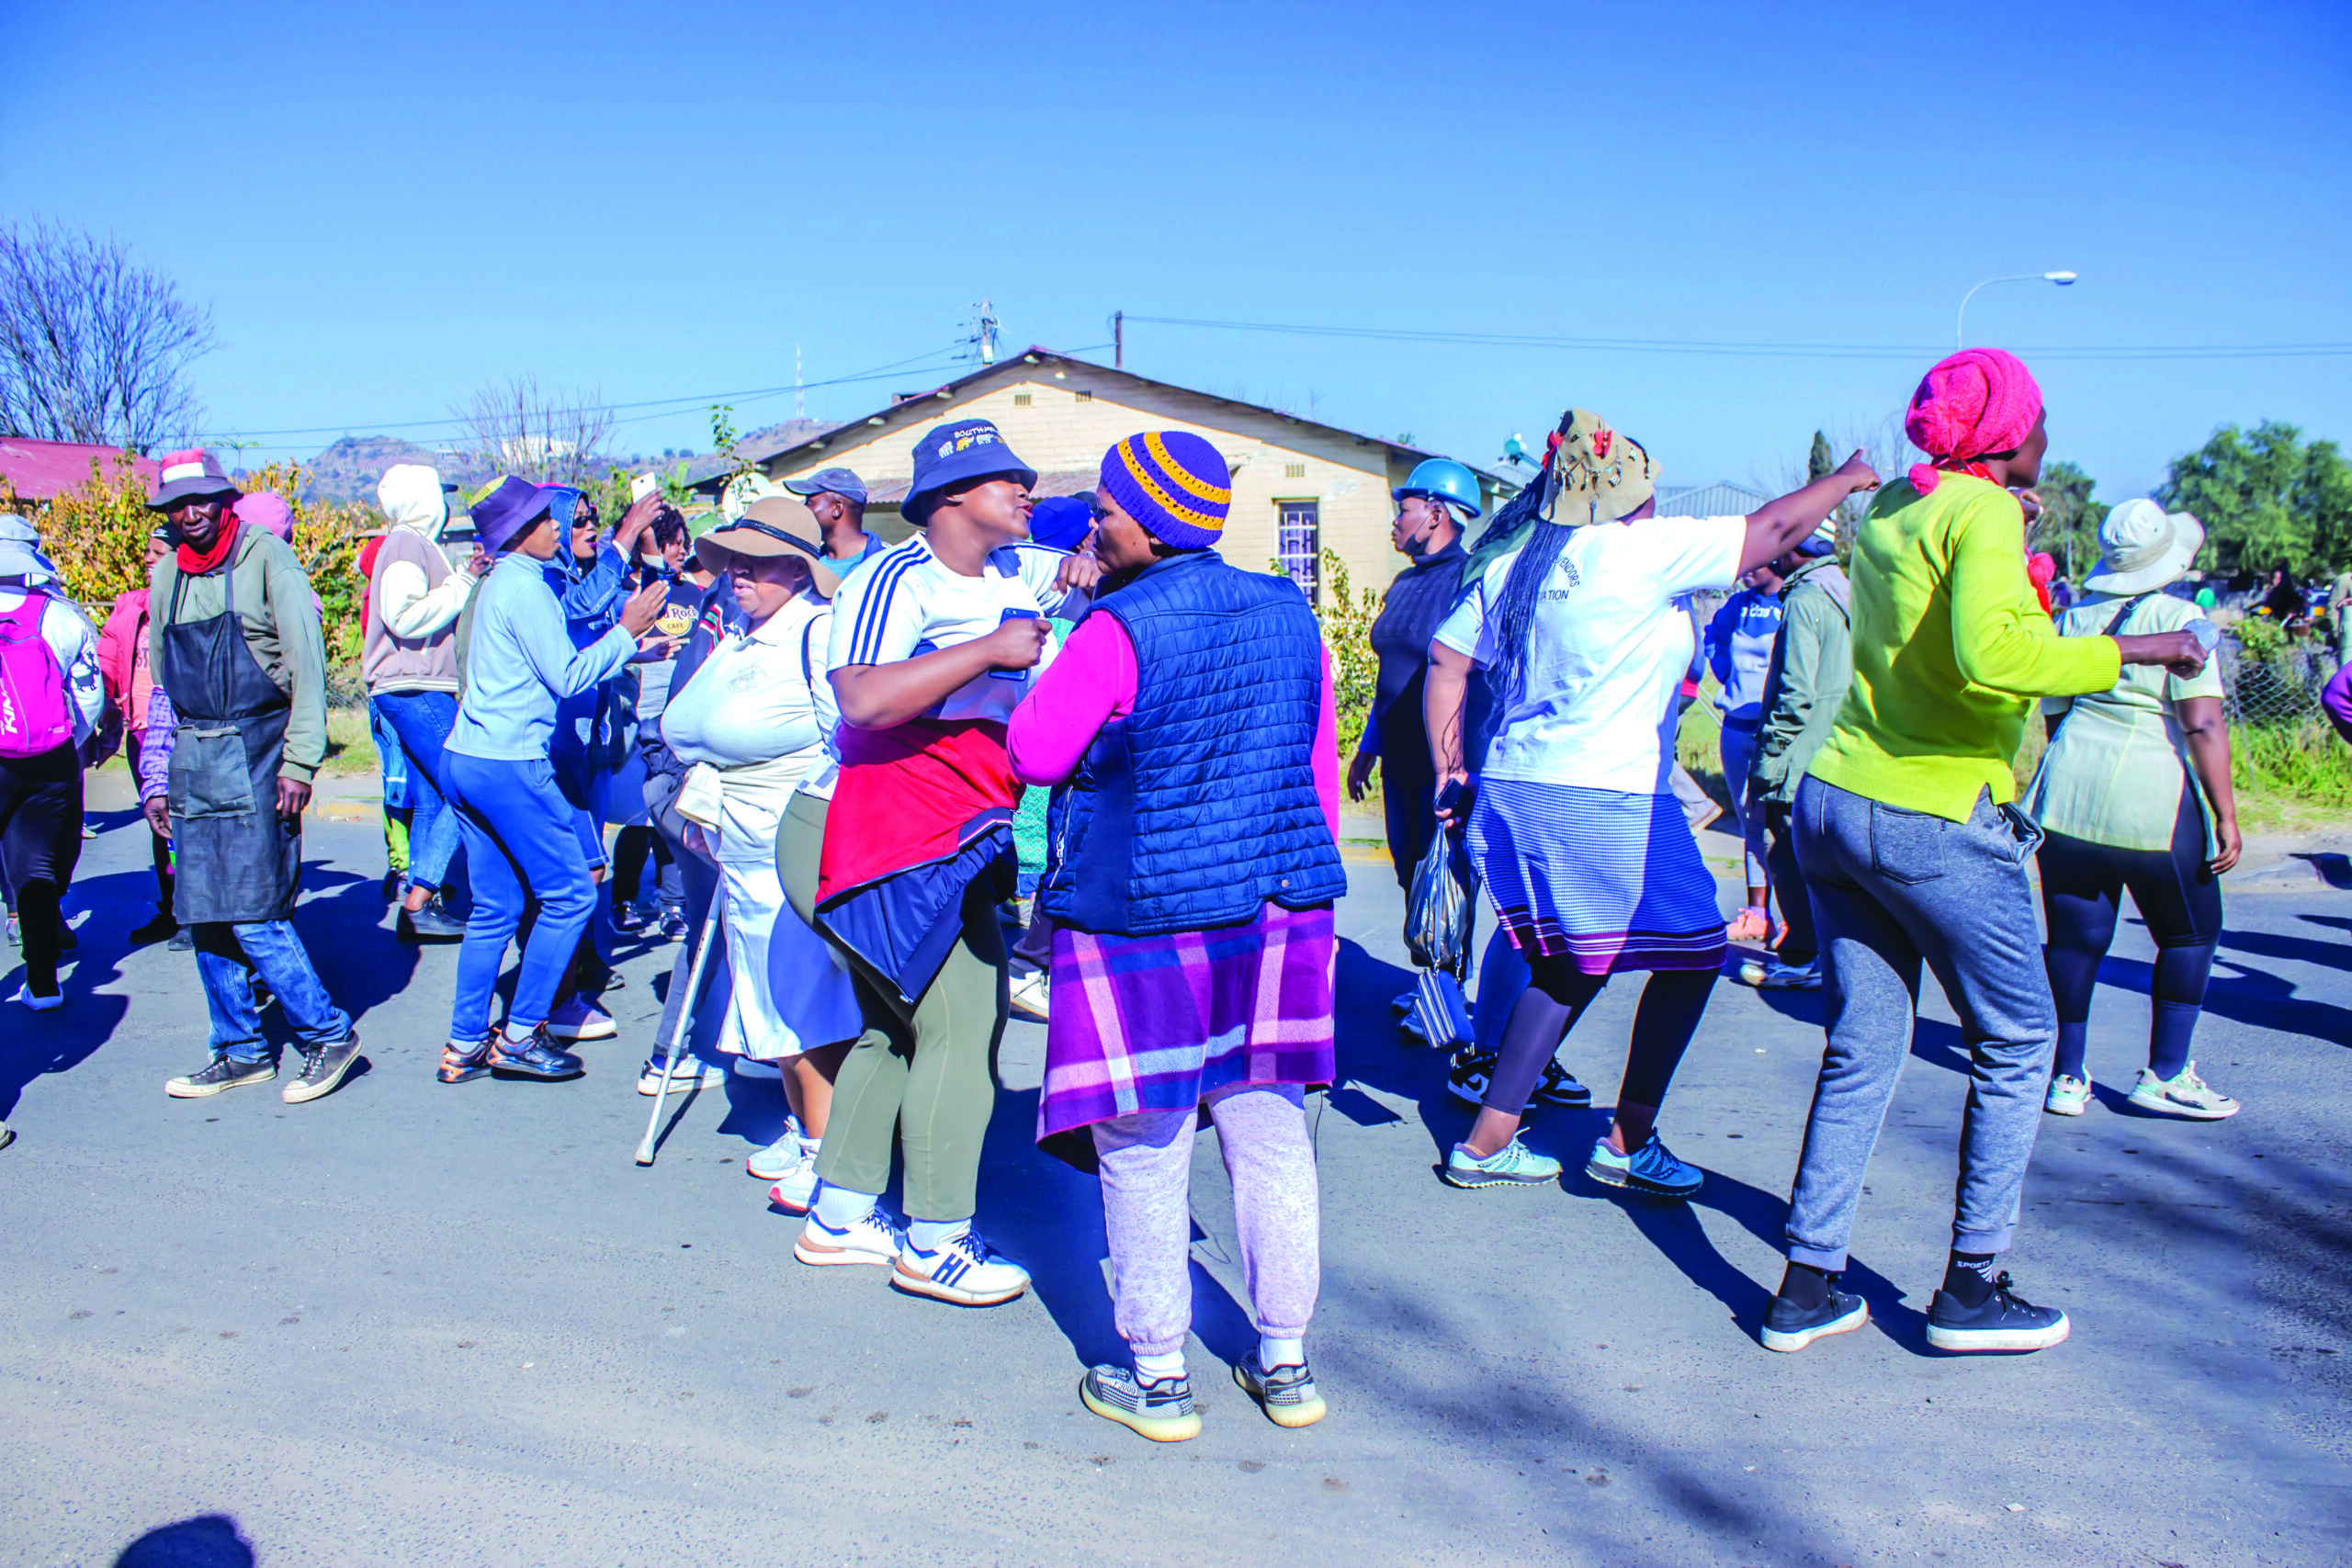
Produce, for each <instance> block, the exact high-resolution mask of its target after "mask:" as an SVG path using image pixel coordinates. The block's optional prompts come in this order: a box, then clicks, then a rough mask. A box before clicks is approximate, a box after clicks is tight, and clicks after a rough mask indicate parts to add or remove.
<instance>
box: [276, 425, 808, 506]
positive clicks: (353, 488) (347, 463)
mask: <svg viewBox="0 0 2352 1568" xmlns="http://www.w3.org/2000/svg"><path fill="white" fill-rule="evenodd" d="M826 428H827V425H826V423H825V422H824V421H822V420H815V419H788V420H786V421H785V422H784V423H781V424H771V425H767V426H765V427H763V428H762V429H759V430H754V431H752V432H749V433H748V434H745V435H744V436H743V438H742V440H741V444H740V445H741V450H742V451H744V452H746V453H748V454H754V455H764V454H766V453H769V452H775V451H779V450H781V449H782V448H784V447H786V446H795V445H797V444H798V443H800V442H802V441H806V440H808V439H809V437H810V436H812V435H815V434H818V433H820V431H823V430H824V429H826ZM608 460H609V461H610V462H612V463H613V464H614V465H615V466H616V467H618V468H625V469H627V470H628V472H630V473H632V474H642V473H651V472H653V471H655V470H657V469H659V470H667V469H669V468H674V467H675V466H676V465H677V464H679V463H681V462H683V463H684V464H685V465H686V477H687V478H688V479H701V478H703V477H704V476H705V475H707V474H712V473H716V472H718V470H719V469H720V468H724V467H725V466H726V465H725V463H724V462H723V461H722V460H721V459H720V457H719V455H718V453H716V452H695V453H685V452H675V453H672V454H670V455H668V456H650V457H649V456H646V455H643V454H639V453H632V454H630V455H629V456H628V457H612V458H609V459H608ZM395 463H424V464H427V465H429V466H431V467H433V468H438V469H440V470H441V477H442V478H443V479H447V480H450V481H452V482H454V483H456V484H459V485H462V486H464V487H465V488H467V489H468V490H471V489H472V488H473V487H474V486H476V485H479V484H481V483H483V482H484V481H486V480H488V479H491V478H492V472H491V467H490V465H489V464H488V463H486V462H484V461H483V460H482V458H481V457H480V456H479V455H478V454H475V453H471V452H443V451H435V450H434V449H433V448H431V447H429V446H418V445H417V444H416V443H415V442H413V441H405V440H402V439H401V437H399V436H397V435H346V436H345V437H344V438H343V439H341V440H340V441H337V442H336V443H334V445H333V446H329V447H328V448H327V449H326V450H325V451H323V452H322V453H320V454H319V455H318V456H317V457H313V458H311V460H310V461H309V462H307V463H305V464H303V468H304V469H305V471H306V472H307V473H308V475H309V479H308V481H307V482H306V483H305V484H304V485H303V487H302V495H303V498H304V499H305V500H309V501H365V502H372V501H374V500H375V499H376V484H377V481H378V480H379V479H382V478H383V477H384V470H385V469H386V468H390V467H391V466H392V465H393V464H395Z"/></svg>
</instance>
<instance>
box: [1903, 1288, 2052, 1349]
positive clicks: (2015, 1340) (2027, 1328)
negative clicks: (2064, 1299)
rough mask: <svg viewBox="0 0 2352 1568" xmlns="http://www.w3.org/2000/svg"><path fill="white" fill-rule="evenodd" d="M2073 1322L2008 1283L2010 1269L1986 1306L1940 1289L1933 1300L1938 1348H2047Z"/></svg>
mask: <svg viewBox="0 0 2352 1568" xmlns="http://www.w3.org/2000/svg"><path fill="white" fill-rule="evenodd" d="M2073 1327H2074V1325H2072V1324H2070V1323H2068V1322H2067V1321H2066V1314H2064V1313H2063V1312H2060V1311H2059V1310H2058V1309H2057V1308H2056V1307H2038V1306H2035V1305H2034V1304H2033V1303H2031V1302H2029V1301H2026V1300H2024V1299H2023V1298H2021V1297H2019V1296H2018V1295H2017V1294H2016V1293H2015V1292H2012V1291H2011V1290H2010V1289H2009V1275H2008V1270H2007V1269H2003V1270H2002V1271H2001V1272H2000V1273H1999V1274H1998V1275H1996V1277H1995V1278H1994V1280H1993V1293H1992V1294H1991V1295H1989V1296H1986V1297H1985V1302H1984V1304H1983V1305H1981V1306H1973V1307H1964V1306H1962V1305H1961V1304H1960V1298H1958V1297H1957V1296H1954V1295H1952V1294H1951V1292H1948V1291H1938V1292H1936V1293H1935V1297H1934V1299H1932V1300H1931V1301H1929V1302H1928V1344H1930V1345H1933V1346H1934V1347H1935V1348H1937V1349H1939V1350H2047V1349H2048V1348H2050V1347H2052V1345H2055V1344H2057V1343H2058V1342H2059V1341H2060V1340H2062V1339H2064V1338H2065V1337H2066V1336H2067V1334H2068V1333H2070V1332H2071V1331H2072V1330H2073Z"/></svg>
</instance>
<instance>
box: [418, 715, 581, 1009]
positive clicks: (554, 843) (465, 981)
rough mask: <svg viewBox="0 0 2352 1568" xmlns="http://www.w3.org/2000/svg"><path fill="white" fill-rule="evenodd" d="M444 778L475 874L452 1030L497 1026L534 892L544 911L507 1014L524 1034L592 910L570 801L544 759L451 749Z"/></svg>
mask: <svg viewBox="0 0 2352 1568" xmlns="http://www.w3.org/2000/svg"><path fill="white" fill-rule="evenodd" d="M441 782H442V783H443V784H444V785H446V786H447V789H448V792H449V804H450V806H451V807H454V808H455V810H456V812H457V817H458V823H459V825H460V827H461V828H462V829H463V831H464V833H465V840H466V858H467V863H468V865H469V869H470V875H471V878H472V882H473V895H474V907H473V912H472V913H471V914H470V915H469V916H468V917H467V919H466V940H465V942H464V943H463V944H462V945H461V946H459V948H458V982H457V994H456V996H455V998H454V999H453V1000H452V1001H451V1004H450V1009H449V1038H450V1039H451V1040H454V1041H462V1042H464V1043H468V1044H470V1043H473V1042H475V1041H478V1040H481V1039H482V1038H483V1037H484V1036H486V1035H487V1034H489V1032H490V1009H491V1004H492V1000H493V999H494V997H495V994H496V992H497V989H498V972H499V970H500V969H501V968H502V967H503V965H504V964H505V962H506V946H507V943H509V942H513V941H514V940H515V927H516V926H517V925H518V924H520V923H521V921H522V919H523V909H524V906H525V905H526V903H528V902H529V901H530V900H532V899H534V898H536V899H537V900H538V904H539V916H538V919H537V921H535V922H534V923H533V924H532V927H531V938H530V941H528V942H526V943H525V944H524V946H523V964H522V968H521V970H520V972H519V973H518V974H517V975H516V976H515V1002H514V1005H513V1006H512V1007H510V1008H509V1009H508V1010H507V1012H506V1022H507V1027H508V1028H509V1029H510V1030H514V1031H516V1032H520V1031H524V1030H528V1029H532V1028H536V1027H537V1025H539V1024H541V1023H544V1022H546V1021H547V1016H548V1008H549V1007H550V1006H552V1005H553V1003H554V1001H555V988H556V985H557V983H558V982H559V981H560V980H561V979H562V978H563V972H564V970H565V968H566V967H567V966H569V965H570V964H571V952H572V949H573V948H574V947H576V946H578V945H579V942H580V933H581V932H582V931H585V930H586V929H587V927H588V918H589V916H590V915H591V914H593V913H594V910H595V908H596V897H595V887H594V884H592V883H591V882H590V881H589V880H588V866H587V863H585V862H584V861H583V860H582V858H581V853H580V840H578V839H577V838H576V837H574V836H573V833H572V807H571V804H570V803H569V802H568V801H566V800H565V799H564V798H563V792H562V791H560V790H559V789H557V788H556V785H555V773H554V770H552V769H551V768H549V767H548V764H547V763H546V762H545V761H537V760H534V761H495V760H492V759H490V758H486V757H469V756H467V755H466V754H465V753H464V752H462V751H447V752H444V753H443V754H442V778H441Z"/></svg>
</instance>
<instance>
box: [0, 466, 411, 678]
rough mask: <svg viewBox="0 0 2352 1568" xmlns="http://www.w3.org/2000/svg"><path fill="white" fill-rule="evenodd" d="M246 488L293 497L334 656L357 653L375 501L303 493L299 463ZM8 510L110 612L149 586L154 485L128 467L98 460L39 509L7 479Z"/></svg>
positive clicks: (304, 558)
mask: <svg viewBox="0 0 2352 1568" xmlns="http://www.w3.org/2000/svg"><path fill="white" fill-rule="evenodd" d="M238 483H239V488H240V489H242V490H244V491H276V492H277V494H278V495H280V496H282V497H284V498H285V499H286V502H287V505H288V507H289V508H290V509H291V511H292V513H293V518H294V554H295V556H296V557H297V558H299V559H300V561H301V563H302V570H305V571H307V572H309V573H310V574H311V592H315V593H316V594H318V596H319V607H320V612H321V615H322V618H323V619H324V621H325V623H326V643H327V657H328V658H329V659H332V660H354V659H356V658H358V657H359V643H360V637H361V636H362V633H363V631H364V629H365V628H364V627H363V626H361V625H360V600H361V595H363V594H364V593H366V592H367V591H368V580H367V579H366V578H365V577H363V576H361V575H360V572H359V549H360V546H361V545H362V544H363V543H365V542H366V536H367V535H368V531H369V530H370V529H373V528H376V527H379V526H381V525H382V522H383V519H382V518H381V516H380V515H379V514H378V513H377V512H376V511H375V509H374V508H372V507H367V506H361V505H358V504H356V503H354V502H308V501H303V500H300V493H301V486H302V470H301V468H300V465H299V464H294V463H272V464H270V465H269V466H268V467H266V468H262V469H261V470H259V471H258V472H254V473H248V474H245V475H243V476H242V477H241V479H239V481H238ZM0 509H6V510H9V511H14V512H18V513H23V514H25V515H27V516H28V517H30V518H31V519H32V523H33V525H34V526H35V527H37V528H39V529H40V536H41V547H42V548H43V550H45V551H46V552H47V553H48V556H49V558H50V559H51V560H53V561H55V562H56V563H57V571H58V576H59V577H60V579H61V580H62V584H63V587H64V589H65V592H67V593H68V594H69V595H71V596H72V597H73V598H74V599H76V600H78V601H80V602H81V603H82V604H86V605H90V606H93V607H94V608H96V609H98V610H100V611H103V610H104V608H105V606H107V604H111V603H112V602H113V601H114V598H115V596H116V595H117V594H120V593H126V592H130V590H131V589H134V588H143V587H145V586H146V583H147V572H146V569H145V568H144V566H142V565H141V562H142V561H143V560H144V559H145V558H146V551H147V536H148V535H149V533H151V532H152V531H153V528H154V526H155V524H156V521H157V514H156V513H153V512H150V511H148V510H147V484H146V481H145V480H144V479H141V478H140V477H139V475H138V473H137V472H136V471H135V470H132V469H130V468H128V467H126V468H123V470H122V471H121V472H120V474H119V475H118V476H117V477H116V478H114V479H107V477H106V476H105V474H104V473H103V472H101V470H100V468H99V466H98V464H97V462H96V460H95V459H93V460H92V462H91V464H90V478H89V479H88V481H87V482H86V483H85V484H83V485H82V486H80V487H79V488H78V489H75V490H73V491H68V492H66V493H65V494H63V495H60V496H56V497H54V498H52V499H51V500H50V501H49V502H47V503H46V504H44V505H40V506H35V505H33V504H32V503H30V502H27V501H25V500H24V499H23V498H21V497H18V496H16V495H15V494H13V493H11V492H8V491H6V486H5V483H0Z"/></svg>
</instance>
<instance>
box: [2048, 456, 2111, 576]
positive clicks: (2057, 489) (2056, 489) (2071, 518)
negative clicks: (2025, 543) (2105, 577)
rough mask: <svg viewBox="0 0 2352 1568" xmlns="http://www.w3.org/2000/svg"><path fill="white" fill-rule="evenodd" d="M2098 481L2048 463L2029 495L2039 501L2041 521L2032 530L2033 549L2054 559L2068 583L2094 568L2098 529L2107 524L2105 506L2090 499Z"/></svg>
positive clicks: (2064, 465)
mask: <svg viewBox="0 0 2352 1568" xmlns="http://www.w3.org/2000/svg"><path fill="white" fill-rule="evenodd" d="M2097 485H2098V480H2096V479H2092V478H2091V477H2090V475H2088V474H2086V473H2085V472H2083V470H2082V469H2081V468H2077V467H2075V465H2074V464H2072V463H2051V464H2048V465H2047V466H2045V467H2044V468H2042V470H2041V481H2040V482H2039V483H2037V484H2036V485H2035V486H2034V487H2033V492H2034V493H2035V494H2036V495H2038V496H2040V497H2041V522H2040V523H2039V524H2037V525H2035V527H2034V530H2033V547H2034V548H2035V549H2037V550H2047V551H2049V552H2050V553H2051V554H2052V555H2053V556H2055V557H2057V558H2058V570H2059V571H2060V572H2061V573H2062V574H2063V575H2064V577H2065V579H2066V581H2069V582H2080V581H2082V580H2083V573H2085V572H2086V571H2088V570H2091V568H2092V567H2094V566H2096V565H2097V564H2098V557H2099V548H2098V525H2100V524H2101V523H2103V522H2105V521H2106V520H2107V513H2108V510H2109V508H2108V504H2107V502H2103V501H2094V500H2092V499H2091V491H2092V490H2093V489H2094V488H2095V487H2096V486H2097Z"/></svg>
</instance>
